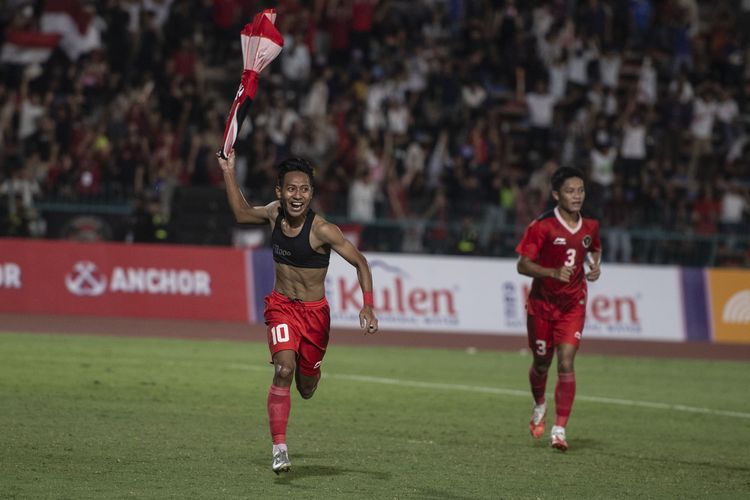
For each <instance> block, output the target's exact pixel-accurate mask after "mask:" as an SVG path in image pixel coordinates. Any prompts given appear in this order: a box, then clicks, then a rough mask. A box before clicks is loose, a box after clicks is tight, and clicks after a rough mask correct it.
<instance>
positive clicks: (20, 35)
mask: <svg viewBox="0 0 750 500" xmlns="http://www.w3.org/2000/svg"><path fill="white" fill-rule="evenodd" d="M60 38H61V35H59V34H57V33H40V32H38V31H28V30H10V31H8V33H7V34H6V36H5V43H4V44H3V48H2V50H1V51H0V63H7V64H21V65H26V64H41V63H43V62H46V61H47V59H49V57H50V55H52V51H53V50H55V47H57V44H59V43H60Z"/></svg>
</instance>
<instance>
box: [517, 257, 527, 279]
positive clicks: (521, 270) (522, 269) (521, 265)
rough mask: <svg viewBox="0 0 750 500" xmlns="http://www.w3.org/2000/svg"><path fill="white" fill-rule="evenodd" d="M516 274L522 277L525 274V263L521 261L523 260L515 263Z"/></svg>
mask: <svg viewBox="0 0 750 500" xmlns="http://www.w3.org/2000/svg"><path fill="white" fill-rule="evenodd" d="M516 272H518V274H523V275H525V274H526V273H527V271H526V263H525V262H524V261H523V259H518V262H516Z"/></svg>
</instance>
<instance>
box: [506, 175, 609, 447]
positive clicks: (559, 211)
mask: <svg viewBox="0 0 750 500" xmlns="http://www.w3.org/2000/svg"><path fill="white" fill-rule="evenodd" d="M552 196H553V197H554V198H555V200H556V201H557V206H556V207H555V208H554V209H553V210H551V211H549V212H547V213H544V214H542V215H541V216H540V217H538V218H537V219H536V220H534V221H533V222H532V223H531V224H529V227H528V228H526V232H525V233H524V235H523V239H522V240H521V242H520V243H519V244H518V246H517V247H516V252H517V253H518V254H519V255H520V258H519V259H518V272H519V273H521V274H523V275H526V276H530V277H532V278H534V280H533V282H532V285H531V292H530V293H529V297H528V300H527V303H526V310H527V321H526V325H527V331H528V340H529V347H530V348H531V350H532V352H533V354H534V361H533V363H532V365H531V368H530V369H529V382H530V383H531V394H532V396H533V397H534V406H533V408H532V412H531V421H530V422H529V430H530V431H531V435H532V436H534V437H535V438H540V437H541V436H542V435H543V434H544V424H545V415H546V412H547V402H546V399H545V396H544V393H545V389H546V387H547V372H548V370H549V367H550V365H551V364H552V358H553V356H554V354H555V351H557V386H556V387H555V425H554V426H553V427H552V430H551V432H550V444H551V446H552V447H553V448H556V449H558V450H562V451H565V450H567V449H568V443H567V440H566V437H565V426H566V425H567V423H568V417H569V416H570V410H571V408H572V407H573V399H574V398H575V392H576V376H575V369H574V360H575V356H576V352H577V351H578V345H579V344H580V342H581V336H582V334H583V324H584V320H585V314H586V288H587V287H586V280H588V281H596V280H597V279H598V278H599V274H600V261H601V253H602V248H601V242H600V239H599V223H598V222H597V221H595V220H592V219H588V218H585V217H583V216H582V215H581V207H582V205H583V200H584V198H585V197H586V191H585V189H584V182H583V173H582V172H581V171H580V170H578V169H575V168H570V167H562V168H560V169H558V170H557V171H556V172H555V173H554V174H553V175H552ZM586 262H588V265H589V269H588V272H586V271H585V270H584V263H586Z"/></svg>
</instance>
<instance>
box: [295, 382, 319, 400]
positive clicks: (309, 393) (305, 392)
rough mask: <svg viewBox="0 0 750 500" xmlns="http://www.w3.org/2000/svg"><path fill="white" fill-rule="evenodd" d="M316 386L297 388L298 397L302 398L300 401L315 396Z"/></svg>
mask: <svg viewBox="0 0 750 500" xmlns="http://www.w3.org/2000/svg"><path fill="white" fill-rule="evenodd" d="M317 388H318V386H317V385H314V386H312V387H297V390H298V391H299V395H300V396H302V399H310V398H311V397H313V395H314V394H315V389H317Z"/></svg>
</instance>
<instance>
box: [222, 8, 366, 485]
mask: <svg viewBox="0 0 750 500" xmlns="http://www.w3.org/2000/svg"><path fill="white" fill-rule="evenodd" d="M275 20H276V12H275V11H274V10H273V9H266V10H264V11H262V12H261V13H259V14H257V15H256V16H255V19H254V20H253V22H252V24H248V25H246V26H245V28H244V29H243V30H242V33H241V40H242V53H243V58H244V68H245V69H244V71H243V73H242V80H241V83H240V86H239V90H238V91H237V94H236V96H235V99H234V102H233V103H232V107H231V109H230V112H229V116H228V118H227V126H226V130H225V132H224V140H223V143H222V146H221V148H220V149H219V151H218V152H217V153H216V156H217V157H218V161H219V165H220V166H221V169H222V171H223V174H224V182H225V183H226V188H227V197H228V198H229V205H230V206H231V208H232V212H233V213H234V217H235V219H236V220H237V222H239V223H242V224H270V226H271V243H272V249H273V260H274V261H275V271H276V279H275V283H274V288H273V291H272V292H271V294H270V295H268V296H267V297H266V299H265V303H266V307H265V311H264V318H265V322H266V329H267V336H268V347H269V349H270V350H271V359H272V362H273V365H274V375H273V382H272V384H271V387H270V389H269V391H268V401H267V406H268V420H269V424H270V427H271V438H272V440H273V452H272V454H273V460H272V463H271V468H272V470H273V471H274V472H275V473H276V474H279V473H280V472H287V471H289V470H290V468H291V462H290V461H289V452H288V450H287V445H286V428H287V422H288V421H289V410H290V408H291V395H290V387H291V385H292V381H294V382H295V383H296V386H297V391H299V393H300V395H301V396H302V397H303V398H304V399H310V398H311V397H312V396H313V393H314V392H315V389H316V388H317V387H318V381H319V380H320V364H321V363H322V361H323V356H325V353H326V348H327V346H328V334H329V330H330V326H331V314H330V309H329V307H328V302H327V301H326V296H325V277H326V273H327V272H328V261H329V258H330V255H331V250H334V251H335V252H336V253H338V254H339V255H341V256H342V257H343V258H344V259H345V260H346V261H347V262H349V263H350V264H351V265H352V266H354V267H355V268H356V269H357V278H358V279H359V284H360V287H361V288H362V293H363V297H362V303H363V305H362V309H361V310H360V312H359V320H360V325H361V326H362V328H363V329H364V331H365V333H375V332H377V331H378V320H377V318H376V317H375V314H374V313H373V310H372V309H373V296H372V273H371V272H370V266H369V265H368V263H367V259H365V256H364V255H362V253H361V252H360V251H359V250H357V248H356V247H355V246H354V245H353V244H352V243H351V242H350V241H349V240H347V239H346V238H344V235H343V234H342V233H341V229H339V227H338V226H336V225H335V224H331V223H330V222H327V221H326V220H325V219H323V218H322V217H321V216H320V215H317V214H316V213H315V212H314V211H313V210H312V209H311V208H310V203H311V201H312V196H313V187H314V186H313V184H314V183H313V180H314V169H313V166H312V165H311V164H310V163H309V162H308V161H307V160H304V159H302V158H290V159H287V160H285V161H282V162H281V164H280V165H279V166H278V170H279V172H278V182H277V185H276V197H277V198H278V199H277V200H276V201H272V202H271V203H269V204H268V205H265V206H256V207H254V206H250V204H249V203H248V202H247V200H246V199H245V197H244V196H243V194H242V191H241V190H240V186H239V183H238V182H237V178H236V176H235V156H234V144H235V142H236V140H237V134H238V131H239V128H240V126H241V125H242V120H243V119H244V116H245V113H247V111H248V109H249V107H250V104H251V103H252V101H253V99H254V97H255V93H256V90H257V87H258V79H259V76H260V72H261V71H262V70H263V68H265V67H266V66H268V65H269V64H270V63H271V62H272V61H273V60H274V59H275V58H276V56H277V55H278V54H279V52H281V48H282V45H283V39H282V37H281V35H280V34H279V32H278V31H277V30H276V27H275V26H274V24H273V23H274V21H275Z"/></svg>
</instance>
